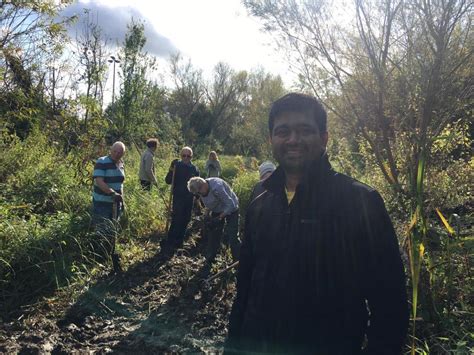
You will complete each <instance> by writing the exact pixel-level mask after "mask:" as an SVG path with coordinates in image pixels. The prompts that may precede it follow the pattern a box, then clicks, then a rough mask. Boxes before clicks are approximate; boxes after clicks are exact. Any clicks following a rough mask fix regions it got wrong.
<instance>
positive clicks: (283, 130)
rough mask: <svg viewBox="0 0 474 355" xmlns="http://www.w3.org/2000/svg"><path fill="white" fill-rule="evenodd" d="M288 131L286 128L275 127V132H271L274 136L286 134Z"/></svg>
mask: <svg viewBox="0 0 474 355" xmlns="http://www.w3.org/2000/svg"><path fill="white" fill-rule="evenodd" d="M288 133H289V131H288V130H287V129H276V130H275V132H273V134H274V135H275V136H286V135H288Z"/></svg>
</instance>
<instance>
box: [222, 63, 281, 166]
mask: <svg viewBox="0 0 474 355" xmlns="http://www.w3.org/2000/svg"><path fill="white" fill-rule="evenodd" d="M285 91H286V90H285V88H284V86H283V82H282V80H281V78H280V77H279V76H277V77H275V76H273V75H271V74H268V73H265V71H264V70H263V69H260V70H257V71H252V72H251V73H250V74H249V81H248V91H247V96H248V103H247V104H246V105H245V107H244V108H243V112H242V114H241V115H242V119H241V122H239V124H237V125H234V126H233V129H232V134H231V137H230V139H229V140H228V141H227V142H228V144H226V147H228V151H229V153H233V154H242V155H245V156H249V155H251V156H255V157H260V158H268V157H270V156H271V152H270V146H269V145H268V137H269V132H268V114H269V110H270V107H271V104H272V102H274V101H275V100H277V99H278V98H279V97H281V96H282V95H283V94H284V93H285Z"/></svg>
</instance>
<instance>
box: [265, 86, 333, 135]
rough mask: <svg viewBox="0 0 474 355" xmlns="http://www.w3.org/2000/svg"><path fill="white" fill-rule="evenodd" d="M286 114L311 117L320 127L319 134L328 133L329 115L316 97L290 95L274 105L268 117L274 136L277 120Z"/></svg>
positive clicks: (269, 126) (294, 93)
mask: <svg viewBox="0 0 474 355" xmlns="http://www.w3.org/2000/svg"><path fill="white" fill-rule="evenodd" d="M284 112H300V113H305V114H308V115H309V116H311V117H312V118H313V119H314V120H315V121H316V124H317V125H318V128H319V133H320V134H323V133H325V132H327V113H326V110H325V109H324V107H323V105H321V103H320V102H319V100H318V99H316V98H315V97H314V96H310V95H306V94H301V93H296V92H293V93H290V94H286V95H285V96H282V97H280V98H279V99H278V100H276V101H275V102H274V103H273V104H272V108H271V110H270V115H269V117H268V128H269V129H270V135H272V131H273V125H274V122H275V118H276V117H278V116H279V115H281V114H282V113H284Z"/></svg>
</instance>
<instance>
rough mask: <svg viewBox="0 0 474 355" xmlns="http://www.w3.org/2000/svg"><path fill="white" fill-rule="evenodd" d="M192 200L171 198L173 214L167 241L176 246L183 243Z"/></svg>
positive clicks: (189, 218)
mask: <svg viewBox="0 0 474 355" xmlns="http://www.w3.org/2000/svg"><path fill="white" fill-rule="evenodd" d="M192 209H193V198H192V196H191V198H179V197H178V198H176V197H173V213H172V214H171V226H170V229H169V231H168V241H169V242H170V243H172V244H174V245H176V246H179V245H181V244H182V243H183V240H184V235H185V233H186V228H187V227H188V224H189V221H190V220H191V212H192Z"/></svg>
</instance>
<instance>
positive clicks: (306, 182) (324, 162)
mask: <svg viewBox="0 0 474 355" xmlns="http://www.w3.org/2000/svg"><path fill="white" fill-rule="evenodd" d="M331 171H332V167H331V163H330V162H329V158H328V155H327V153H326V151H324V152H323V154H322V155H321V158H320V159H319V160H317V161H315V162H313V163H312V164H311V165H310V166H309V168H308V170H307V171H306V174H304V176H303V180H302V181H301V183H300V184H299V185H298V188H297V189H298V190H299V189H301V188H304V189H305V190H306V189H307V188H310V187H311V186H315V185H319V184H321V183H322V179H323V178H324V176H326V175H328V174H329V173H330V172H331ZM263 186H264V187H265V189H266V190H269V191H272V192H274V193H275V192H281V191H284V189H285V171H284V170H283V168H282V167H281V166H278V168H277V169H276V170H275V171H274V172H273V174H271V175H270V177H268V179H266V180H265V181H264V182H263Z"/></svg>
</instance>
